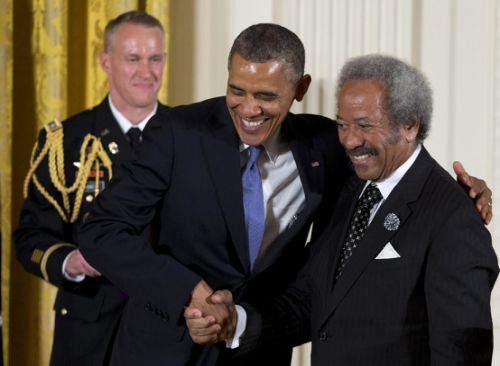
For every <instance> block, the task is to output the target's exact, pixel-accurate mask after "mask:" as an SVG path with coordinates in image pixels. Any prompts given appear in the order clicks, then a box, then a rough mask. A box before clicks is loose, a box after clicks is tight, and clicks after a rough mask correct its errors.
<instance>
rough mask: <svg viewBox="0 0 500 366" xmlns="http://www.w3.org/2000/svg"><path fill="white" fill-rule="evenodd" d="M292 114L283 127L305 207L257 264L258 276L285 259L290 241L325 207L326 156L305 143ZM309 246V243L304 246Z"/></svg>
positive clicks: (309, 142)
mask: <svg viewBox="0 0 500 366" xmlns="http://www.w3.org/2000/svg"><path fill="white" fill-rule="evenodd" d="M292 118H293V117H292V115H290V116H289V117H288V119H287V120H286V121H285V122H284V123H283V125H282V133H283V136H284V138H285V139H286V140H287V141H288V144H289V147H290V150H291V151H292V154H293V158H294V160H295V164H296V165H297V170H298V171H299V176H300V181H301V183H302V187H303V189H304V196H305V204H304V207H303V208H302V209H301V210H300V212H297V213H296V215H295V216H294V217H293V219H292V221H291V223H290V224H289V225H288V227H287V228H286V229H285V231H283V232H282V233H281V234H280V235H279V236H278V237H277V238H276V240H275V241H274V242H273V243H272V245H271V246H270V248H269V250H268V251H267V253H266V255H265V256H263V257H262V258H259V260H258V261H257V262H256V264H255V267H254V271H253V274H258V273H260V272H262V271H263V270H265V269H266V268H267V267H269V266H270V265H271V264H273V263H274V262H275V261H276V260H277V258H279V257H280V256H281V254H282V253H283V251H284V250H285V249H286V248H287V247H288V245H290V242H291V241H292V240H293V239H294V238H295V237H296V236H297V235H298V234H299V232H300V231H301V230H303V229H304V226H305V225H306V224H307V223H308V222H310V221H311V216H312V215H313V214H314V212H316V210H317V208H318V206H319V205H320V204H321V200H322V198H323V191H324V182H325V164H324V158H323V155H322V154H321V153H320V152H318V151H316V150H315V149H314V148H313V147H312V142H311V141H309V140H305V139H304V137H303V136H301V133H300V131H298V130H296V129H295V128H294V124H293V121H292ZM304 244H305V243H304Z"/></svg>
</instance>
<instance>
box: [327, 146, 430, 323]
mask: <svg viewBox="0 0 500 366" xmlns="http://www.w3.org/2000/svg"><path fill="white" fill-rule="evenodd" d="M429 159H431V158H430V156H429V154H428V153H427V151H426V150H425V149H424V148H423V147H422V151H421V152H420V154H419V156H418V158H417V160H416V161H415V163H414V164H413V166H412V167H411V168H410V169H409V170H408V172H407V173H406V174H405V176H404V177H403V178H402V179H401V181H400V182H399V183H398V184H397V185H396V187H394V190H393V191H392V192H391V194H390V195H389V197H388V199H387V200H386V201H385V202H384V203H383V205H382V206H381V207H380V209H379V210H378V211H377V213H376V215H375V217H374V218H373V220H372V222H371V223H370V226H369V227H368V230H367V231H366V234H365V236H364V237H363V238H362V239H361V241H360V242H359V248H358V249H357V250H356V251H355V253H354V254H353V256H352V258H351V259H350V262H349V264H348V265H347V267H346V268H345V270H344V271H343V273H342V276H341V277H340V279H339V280H338V281H337V283H336V284H335V285H334V288H333V291H332V292H331V293H330V294H329V295H327V296H328V299H327V302H326V306H327V307H326V311H325V313H324V315H325V318H324V319H323V321H326V320H327V319H328V318H329V317H330V316H331V315H332V314H333V312H334V311H335V309H336V307H337V306H338V305H339V303H340V302H341V301H342V299H343V298H344V297H346V296H347V295H348V293H349V290H350V289H351V288H352V287H353V286H354V285H355V283H356V281H357V280H358V279H359V278H360V276H362V274H363V272H364V270H365V269H366V267H367V266H368V265H369V264H370V262H371V261H373V260H374V258H375V257H376V256H377V255H378V253H380V251H381V250H382V249H383V248H384V246H385V245H386V244H387V243H388V242H389V241H390V240H391V238H392V237H393V236H394V235H396V234H397V232H398V231H399V230H404V225H405V223H406V221H407V220H408V218H409V217H410V215H411V213H412V211H411V204H412V203H413V202H415V201H416V200H417V199H418V197H419V195H420V192H421V190H422V187H423V185H424V183H425V181H426V180H427V178H428V176H429V172H430V164H429ZM362 186H363V185H361V187H362ZM360 189H361V188H360ZM360 189H358V190H357V193H358V195H359V193H360ZM358 195H353V196H352V197H353V198H352V201H353V203H352V204H351V207H350V210H349V216H346V217H344V219H343V222H344V224H343V225H342V231H341V234H342V235H339V237H338V239H339V241H340V243H339V245H337V246H336V248H337V251H336V254H335V262H334V264H333V266H332V267H334V268H333V269H332V273H330V274H329V276H330V278H329V284H330V286H329V287H328V288H329V289H331V288H332V287H331V286H332V285H333V280H334V274H335V269H336V264H337V262H338V255H339V252H340V250H341V247H342V245H343V241H344V239H345V235H346V231H347V226H348V224H349V221H350V218H351V216H352V210H353V208H354V206H355V202H356V200H357V198H358ZM388 214H395V215H396V216H397V217H398V218H399V220H400V224H399V227H398V229H397V230H395V231H392V230H388V229H386V228H385V226H384V221H385V218H386V217H387V215H388Z"/></svg>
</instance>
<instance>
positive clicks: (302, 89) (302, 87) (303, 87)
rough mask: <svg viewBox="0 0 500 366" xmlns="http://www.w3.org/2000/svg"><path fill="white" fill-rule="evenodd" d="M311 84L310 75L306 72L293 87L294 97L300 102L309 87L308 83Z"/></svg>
mask: <svg viewBox="0 0 500 366" xmlns="http://www.w3.org/2000/svg"><path fill="white" fill-rule="evenodd" d="M310 84H311V75H309V74H306V75H304V76H303V77H302V79H300V80H299V82H298V83H297V87H296V88H295V99H296V100H297V101H298V102H300V101H301V100H302V99H303V98H304V95H306V93H307V89H309V85H310Z"/></svg>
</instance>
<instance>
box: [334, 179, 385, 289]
mask: <svg viewBox="0 0 500 366" xmlns="http://www.w3.org/2000/svg"><path fill="white" fill-rule="evenodd" d="M381 199H382V194H381V193H380V191H379V190H378V188H377V186H376V185H375V184H374V183H370V184H369V185H368V187H366V189H365V191H364V192H363V194H362V195H361V197H360V198H359V200H358V203H357V205H356V209H355V210H354V213H353V215H352V218H351V222H350V223H349V229H348V231H347V236H346V238H345V242H344V246H343V247H342V252H341V253H340V259H339V262H338V264H337V271H336V275H335V281H337V280H338V279H339V278H340V276H341V275H342V272H343V271H344V269H345V267H346V265H347V262H348V261H349V259H350V258H351V256H352V254H353V251H354V249H356V247H357V246H358V242H359V241H360V240H361V238H362V237H363V236H364V235H365V231H366V228H367V227H368V220H369V218H370V211H371V210H372V208H373V206H375V205H376V204H377V203H378V202H379V201H380V200H381Z"/></svg>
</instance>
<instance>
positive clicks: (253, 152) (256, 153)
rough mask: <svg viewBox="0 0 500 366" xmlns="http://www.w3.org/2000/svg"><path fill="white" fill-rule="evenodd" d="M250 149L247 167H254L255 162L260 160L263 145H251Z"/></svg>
mask: <svg viewBox="0 0 500 366" xmlns="http://www.w3.org/2000/svg"><path fill="white" fill-rule="evenodd" d="M248 151H249V157H248V161H247V164H246V167H248V168H252V167H253V166H254V165H255V163H256V162H257V160H259V157H260V154H261V153H262V146H260V145H258V146H250V147H249V148H248Z"/></svg>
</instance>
